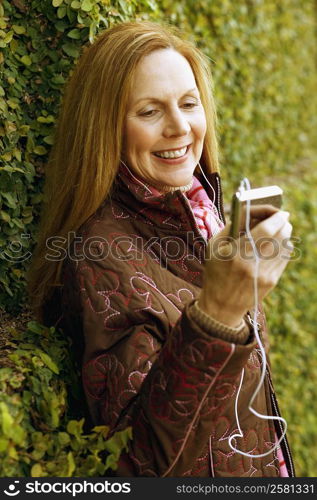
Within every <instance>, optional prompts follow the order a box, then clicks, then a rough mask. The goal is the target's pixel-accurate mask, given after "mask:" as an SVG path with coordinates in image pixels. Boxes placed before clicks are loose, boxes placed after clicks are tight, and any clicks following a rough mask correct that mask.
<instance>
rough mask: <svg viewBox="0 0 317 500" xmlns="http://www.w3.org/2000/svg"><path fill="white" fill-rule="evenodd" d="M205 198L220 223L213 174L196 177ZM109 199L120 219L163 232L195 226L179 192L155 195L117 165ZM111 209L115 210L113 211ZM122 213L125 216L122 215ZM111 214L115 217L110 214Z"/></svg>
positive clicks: (220, 209)
mask: <svg viewBox="0 0 317 500" xmlns="http://www.w3.org/2000/svg"><path fill="white" fill-rule="evenodd" d="M195 175H196V177H197V178H198V179H199V181H200V182H201V184H202V185H203V187H204V189H205V190H206V192H207V194H208V196H209V198H210V199H211V200H212V201H213V202H214V203H215V205H216V207H217V209H218V212H219V215H220V217H221V218H222V220H223V221H224V220H225V219H224V210H223V201H222V189H221V182H220V176H219V174H218V173H217V172H214V173H211V174H205V175H206V177H207V180H208V182H209V183H210V184H211V186H212V188H211V187H210V186H209V185H208V183H207V182H206V180H205V178H204V177H203V176H202V175H199V173H198V174H196V173H195ZM111 198H112V199H113V200H116V201H118V202H119V203H120V212H121V215H120V217H125V216H131V215H133V217H134V218H135V219H136V220H140V221H142V222H145V223H146V224H150V225H155V226H158V227H160V228H161V229H162V230H164V231H165V232H167V233H168V232H175V230H178V231H180V232H182V231H184V232H188V231H190V230H193V226H194V227H195V226H196V224H195V219H194V216H193V213H192V211H191V209H190V206H189V202H188V200H187V198H186V196H185V195H184V193H182V192H181V191H180V190H176V191H173V192H167V193H159V192H158V191H156V190H155V189H153V188H152V187H151V186H150V185H149V184H147V183H146V182H143V181H140V180H138V179H137V180H136V178H135V177H134V175H133V174H132V172H131V171H130V170H129V169H128V168H127V167H126V166H125V165H122V164H121V165H120V168H119V172H118V175H117V178H116V182H115V185H114V190H113V193H112V196H111ZM113 209H114V210H115V207H114V208H113ZM124 212H126V214H124ZM114 215H115V214H114Z"/></svg>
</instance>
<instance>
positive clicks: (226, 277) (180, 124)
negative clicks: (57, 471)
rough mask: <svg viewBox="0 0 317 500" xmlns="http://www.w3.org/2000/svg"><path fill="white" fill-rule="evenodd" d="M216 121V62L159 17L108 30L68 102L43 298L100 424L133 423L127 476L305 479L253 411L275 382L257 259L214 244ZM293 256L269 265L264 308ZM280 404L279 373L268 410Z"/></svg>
mask: <svg viewBox="0 0 317 500" xmlns="http://www.w3.org/2000/svg"><path fill="white" fill-rule="evenodd" d="M215 125H216V115H215V106H214V101H213V97H212V92H211V75H210V73H209V69H208V64H207V62H206V59H205V58H204V56H203V55H202V54H201V53H200V52H199V51H198V49H196V48H195V47H194V46H193V45H192V44H191V43H189V42H188V41H184V40H182V39H181V38H180V37H179V36H177V35H176V34H175V32H173V31H171V29H168V28H164V27H161V26H159V25H156V24H154V23H150V22H135V23H133V22H132V23H122V24H120V25H118V26H115V27H113V28H111V29H109V30H107V31H106V32H104V33H102V34H101V35H100V36H99V37H98V38H97V40H96V41H95V43H94V44H93V45H92V46H91V47H89V48H88V49H86V51H85V52H84V53H83V55H82V57H81V59H80V61H79V63H78V64H77V67H76V69H75V71H74V73H73V75H72V77H71V79H70V82H69V84H68V86H67V88H66V92H65V95H64V101H63V105H62V107H61V112H60V118H59V122H58V127H57V132H56V138H55V145H54V148H53V151H52V154H51V157H50V163H49V166H48V172H47V181H46V195H45V199H46V205H45V207H46V208H45V211H44V214H43V217H42V225H41V228H40V236H39V241H38V247H37V253H36V255H35V258H34V262H33V267H32V269H31V274H30V291H31V294H32V297H33V301H34V308H35V309H36V310H37V312H38V316H39V318H40V319H41V320H42V321H45V323H47V324H50V325H51V324H55V325H56V326H60V327H62V328H63V329H64V331H65V332H67V333H68V334H69V335H71V336H72V337H73V339H74V343H75V346H76V349H77V354H78V359H79V360H80V362H81V363H82V377H83V386H84V389H85V394H86V399H87V403H88V406H89V411H90V415H91V419H92V422H93V424H95V425H100V424H106V425H109V426H110V428H111V432H115V431H117V430H122V429H124V428H126V427H127V426H132V431H133V440H132V441H131V442H130V444H129V450H128V451H127V452H126V453H124V454H123V455H122V457H121V459H120V463H119V467H118V470H117V475H119V476H163V477H165V476H279V475H294V468H293V463H292V460H291V456H290V452H289V448H288V444H287V441H286V439H285V438H284V439H283V440H282V442H281V449H279V450H276V449H275V450H273V451H270V450H272V449H273V447H274V443H276V442H277V440H278V438H280V437H281V434H282V429H281V425H280V422H279V421H277V420H266V419H260V418H257V417H255V416H254V415H253V414H252V413H251V412H250V411H249V410H248V404H249V401H250V399H251V396H252V394H253V393H254V391H255V388H256V386H257V383H258V381H259V378H260V374H261V359H260V355H259V351H258V349H257V341H256V339H255V336H254V331H253V328H252V325H251V323H250V321H249V320H248V312H250V311H251V310H252V307H253V274H254V271H253V263H252V262H251V261H250V259H243V258H242V257H240V254H239V253H238V254H237V255H235V256H232V257H231V258H229V259H228V258H221V255H219V252H218V254H217V255H215V253H214V252H212V249H211V245H212V243H215V242H219V241H220V238H221V241H228V238H227V237H228V231H229V226H228V225H226V226H225V225H224V214H223V208H222V193H221V186H220V178H219V174H218V159H217V141H216V133H215ZM287 217H288V214H286V213H284V212H281V211H280V212H276V210H274V209H273V208H269V207H266V208H265V207H264V208H260V209H258V210H257V211H255V210H254V211H253V219H254V220H255V219H258V220H257V221H258V224H257V225H256V226H255V227H253V229H252V235H253V238H254V239H255V240H256V239H257V238H273V237H274V239H275V240H276V242H277V243H281V242H282V240H283V239H284V238H289V237H290V235H291V230H292V228H291V225H290V224H289V223H288V221H287ZM261 219H264V220H261ZM208 241H209V243H208V246H207V242H208ZM245 243H246V241H245V237H243V236H242V237H240V238H239V240H238V247H239V245H240V246H241V248H242V245H243V244H244V245H245ZM221 248H222V247H221ZM239 248H240V247H239ZM206 249H207V253H206ZM228 249H229V250H230V242H229V243H227V244H226V246H225V250H226V251H227V253H228ZM222 251H223V249H222ZM261 251H262V252H263V255H266V254H265V252H268V249H266V246H264V249H263V248H262V247H261ZM220 253H221V252H220ZM222 255H223V254H222ZM226 255H227V254H226ZM207 257H208V258H207ZM286 263H287V259H285V258H284V259H283V258H281V257H280V256H276V257H274V258H271V259H261V262H260V269H259V279H258V293H259V299H263V298H264V296H265V295H266V294H267V293H268V292H269V291H270V290H271V289H272V288H273V287H274V286H275V285H276V283H277V281H278V279H279V277H280V276H281V274H282V272H283V270H284V268H285V266H286ZM259 318H260V320H261V327H262V328H261V330H262V336H264V337H265V335H266V331H265V320H264V316H263V313H261V314H259ZM242 371H243V373H244V378H243V384H242V386H241V392H240V395H239V402H238V411H239V418H240V424H241V426H242V430H243V438H241V439H236V440H235V441H234V443H235V447H236V448H237V449H239V450H241V452H245V453H249V454H252V456H251V457H245V456H244V455H242V454H241V453H239V452H237V451H233V449H232V448H231V447H230V446H229V443H228V440H229V438H230V436H232V435H233V434H234V433H235V432H236V431H237V422H236V418H235V410H234V404H235V395H236V394H237V390H238V385H239V382H240V380H241V373H242ZM276 405H277V403H276V399H275V397H274V393H273V389H272V382H271V377H270V370H269V369H268V370H267V374H266V378H265V381H264V386H263V387H262V388H261V390H260V392H259V394H258V396H257V398H256V399H255V402H254V406H255V407H256V409H257V411H258V412H260V413H262V414H264V415H278V409H277V406H276ZM265 452H267V454H266V455H265V456H262V455H263V454H265ZM253 455H261V457H256V456H253ZM284 460H285V461H286V466H285V464H284V463H283V461H284Z"/></svg>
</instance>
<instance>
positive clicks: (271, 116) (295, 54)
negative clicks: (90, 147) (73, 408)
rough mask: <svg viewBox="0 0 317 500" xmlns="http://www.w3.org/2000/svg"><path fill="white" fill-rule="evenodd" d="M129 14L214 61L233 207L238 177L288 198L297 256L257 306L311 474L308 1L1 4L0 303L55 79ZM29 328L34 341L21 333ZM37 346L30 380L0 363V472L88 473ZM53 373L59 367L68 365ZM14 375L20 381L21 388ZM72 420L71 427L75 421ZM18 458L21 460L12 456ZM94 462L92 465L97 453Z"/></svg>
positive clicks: (312, 215) (298, 448)
mask: <svg viewBox="0 0 317 500" xmlns="http://www.w3.org/2000/svg"><path fill="white" fill-rule="evenodd" d="M136 18H138V19H152V20H157V21H162V20H164V21H167V22H170V23H171V24H175V25H177V26H179V27H180V28H181V29H182V31H183V32H184V33H187V35H188V37H189V38H192V39H193V40H196V41H197V43H198V45H199V47H200V48H201V49H202V50H203V51H204V52H205V54H206V55H207V56H208V57H209V58H210V64H211V67H212V70H213V74H214V80H215V95H216V100H217V107H218V114H219V139H220V146H221V160H222V161H221V164H222V172H221V173H222V177H223V181H224V187H225V199H226V201H227V202H229V200H230V196H231V193H232V189H233V187H234V186H235V185H236V184H237V181H238V180H240V178H241V177H242V176H244V175H247V176H248V177H249V178H250V180H251V182H252V184H253V185H254V186H257V185H263V184H264V183H273V181H274V180H276V183H278V184H279V185H281V187H282V188H283V189H284V190H285V205H284V206H285V208H286V209H288V210H289V211H290V212H291V214H292V222H294V236H296V237H298V238H300V243H299V244H298V246H299V249H300V252H301V255H300V257H299V258H298V259H297V260H294V261H293V262H292V263H290V264H289V267H288V270H287V272H286V273H285V274H284V275H283V277H282V279H281V282H280V284H279V286H278V288H277V289H276V290H275V291H274V293H273V294H271V295H270V297H269V299H268V301H267V313H268V321H269V325H270V327H271V332H272V334H271V339H272V354H271V356H272V363H273V367H274V370H273V371H274V374H275V379H276V384H277V389H278V391H277V392H278V394H279V400H280V405H281V407H282V409H283V413H284V414H285V416H286V418H287V420H288V423H289V436H290V441H291V444H292V448H293V450H294V455H295V456H294V458H295V463H296V465H297V472H298V474H299V475H301V476H314V475H316V470H317V451H316V450H317V418H316V408H315V404H314V401H316V400H317V390H316V388H315V387H316V375H317V373H316V367H315V363H314V359H315V358H316V354H317V353H316V342H315V328H316V319H315V318H316V312H317V311H316V304H317V296H316V289H317V286H316V285H317V283H316V275H317V268H316V266H317V255H316V248H317V241H316V227H315V226H316V220H317V219H316V216H317V206H316V201H315V199H316V196H315V191H316V186H317V177H316V174H315V173H314V170H316V162H313V161H312V160H313V158H315V154H316V153H315V151H316V144H317V140H316V139H317V137H316V134H317V132H316V131H317V112H316V103H317V92H316V83H317V81H316V80H317V78H316V61H317V49H316V33H315V31H314V29H315V28H314V21H315V20H316V18H317V12H316V2H314V0H307V1H305V2H298V1H297V0H283V2H276V1H275V0H241V1H239V2H232V1H229V0H181V1H175V0H53V1H52V0H29V1H26V0H10V1H8V0H2V2H1V1H0V64H1V72H0V78H1V81H0V116H1V124H0V303H1V305H2V306H3V307H5V308H6V310H7V311H10V312H12V313H17V312H18V311H19V310H21V307H23V303H24V302H25V283H24V274H25V269H26V267H27V265H28V263H29V260H30V256H31V252H32V248H33V245H34V243H35V241H36V227H37V223H38V219H39V213H40V207H41V202H42V187H43V186H42V184H43V173H44V170H45V163H46V160H47V155H48V153H49V149H50V146H51V145H52V142H53V134H54V123H55V120H56V116H57V112H58V108H59V104H60V99H61V95H62V91H63V86H64V84H65V81H66V80H67V77H68V75H69V73H70V71H71V69H72V67H73V65H74V62H75V60H76V58H77V57H78V55H79V53H80V50H81V48H82V46H83V44H84V43H89V41H92V40H93V38H94V36H95V34H96V33H98V32H99V31H100V30H102V29H105V28H108V27H109V26H111V25H113V24H114V23H117V22H120V21H122V20H125V19H136ZM305 158H306V159H307V160H306V161H303V159H305ZM309 159H310V160H309ZM29 334H32V335H36V334H35V332H33V333H32V332H31V331H29ZM52 334H53V333H52ZM16 335H18V334H17V333H16ZM23 335H24V334H23ZM44 338H45V335H44ZM33 341H34V338H33ZM23 342H24V343H25V342H27V340H25V339H24V340H23ZM30 342H31V341H30ZM31 343H32V342H31ZM35 345H38V339H37V341H35ZM56 345H59V344H56ZM42 347H43V351H42V355H40V354H39V352H37V354H36V351H35V350H34V352H33V356H34V359H35V361H34V362H35V364H36V363H38V364H39V363H40V364H41V363H42V365H41V367H40V368H39V367H38V364H36V366H35V365H33V364H32V363H33V361H32V360H31V358H30V359H29V361H28V363H31V364H26V365H25V366H28V369H29V370H30V371H32V372H33V374H34V375H33V378H31V375H30V374H29V375H28V378H27V379H26V378H23V377H26V372H24V371H23V367H24V365H23V367H22V366H20V364H19V363H20V361H19V360H20V359H22V358H23V356H26V354H23V356H22V354H21V356H22V358H20V354H18V353H17V352H16V351H14V352H15V358H14V359H11V360H8V361H7V363H9V364H8V365H7V366H6V367H5V368H4V370H5V371H4V372H1V377H2V378H3V380H2V379H1V380H2V381H1V382H0V383H1V384H4V385H3V389H2V390H4V388H5V391H6V392H4V396H1V398H4V399H1V405H2V406H1V412H2V413H1V412H0V415H2V417H0V419H1V418H2V419H3V418H4V419H6V422H7V423H6V424H4V425H5V426H6V429H9V428H10V425H8V422H11V421H10V417H7V416H4V417H3V415H9V416H11V418H16V420H17V422H21V429H22V431H17V433H16V434H15V435H14V438H15V439H17V440H18V441H19V440H20V441H19V443H20V444H19V443H15V442H14V441H12V443H11V444H10V446H11V448H10V449H12V450H13V449H15V450H16V452H14V451H12V452H11V451H10V453H12V454H13V456H11V454H10V453H9V454H8V453H7V451H6V452H5V453H6V454H7V455H8V456H7V458H6V461H5V462H4V465H3V467H4V468H5V469H3V471H2V473H3V474H5V475H9V474H11V472H12V474H13V475H14V474H15V475H23V474H25V475H28V474H30V470H31V467H32V465H33V464H35V463H41V468H42V472H43V471H44V472H43V473H44V474H48V475H54V473H56V471H62V472H63V474H65V475H67V474H68V473H70V474H73V475H79V474H80V472H84V474H85V475H89V474H90V472H89V470H88V469H87V470H84V471H83V469H81V467H82V466H81V465H80V459H79V458H78V462H76V468H75V469H74V466H73V465H72V460H75V461H76V459H75V458H74V457H75V454H76V453H77V450H76V449H74V448H72V446H71V445H70V444H69V441H67V440H68V439H71V441H72V443H75V442H76V439H75V437H71V438H69V437H68V438H67V437H66V435H67V436H69V434H71V432H70V433H68V434H67V425H66V420H63V422H64V423H62V420H61V419H62V417H61V415H63V411H64V410H63V408H65V405H66V403H65V401H66V392H65V390H66V389H65V386H64V385H63V384H62V383H61V380H64V375H65V376H66V374H64V372H63V371H60V374H59V375H57V374H56V373H55V374H54V368H53V366H54V365H52V364H51V366H50V367H48V366H46V365H45V360H46V362H47V358H45V354H47V355H48V356H50V359H51V360H55V359H56V358H55V356H56V355H57V353H51V354H49V352H50V351H49V352H48V351H47V347H48V346H42ZM14 349H15V348H14ZM19 349H22V350H23V352H24V351H25V353H27V352H28V353H29V355H30V350H28V349H25V348H22V347H21V346H20V348H19ZM12 354H13V352H12ZM26 357H27V356H26ZM23 359H24V358H23ZM64 359H66V358H64ZM45 366H46V367H45ZM63 367H64V368H63V369H62V370H64V369H65V364H63ZM60 369H61V368H60ZM6 370H11V371H10V372H8V371H6ZM12 370H13V371H12ZM13 372H14V373H15V375H14V376H13V375H12V373H13ZM27 373H29V372H27ZM44 373H46V375H45V376H46V377H47V378H46V379H45V380H46V382H45V383H46V384H48V386H49V387H50V389H48V388H47V392H46V394H44V393H40V394H39V395H37V396H35V395H36V392H35V388H36V387H38V386H42V384H43V379H41V377H42V376H44ZM35 374H36V375H35ZM9 380H10V381H12V383H13V385H14V383H15V384H16V387H12V386H11V385H10V384H9ZM14 381H15V382H14ZM20 382H21V384H22V385H23V384H27V385H23V387H24V388H23V390H22V389H21V387H22V385H18V384H19V383H20ZM28 384H29V385H28ZM33 384H34V385H33ZM44 386H45V384H44ZM27 387H28V388H27ZM38 390H42V389H38ZM23 391H24V392H26V394H28V391H29V392H30V393H31V392H32V397H38V404H37V406H35V405H34V408H35V410H34V411H35V413H34V412H33V413H30V412H29V411H28V409H27V408H28V406H27V405H28V399H27V398H28V397H30V396H28V395H26V396H25V398H26V399H25V400H24V402H23V400H22V399H21V393H22V392H23ZM33 393H34V394H35V395H34V394H33ZM6 394H7V395H6ZM2 403H3V404H4V405H5V406H3V404H2ZM25 405H26V406H25ZM32 405H33V403H32ZM32 407H33V406H32ZM32 411H33V410H32ZM41 412H42V413H41ZM33 415H36V417H34V416H33ZM8 418H9V420H8ZM19 419H20V420H19ZM34 419H35V420H34ZM42 419H43V425H44V428H43V429H41V427H38V428H37V432H42V434H41V435H39V434H35V435H34V436H35V438H34V439H36V436H38V441H39V442H41V443H47V448H46V449H45V455H43V457H44V458H43V459H42V458H41V460H42V462H36V460H35V459H34V457H33V458H32V460H33V462H32V460H31V459H30V460H31V461H30V462H29V463H28V461H27V459H28V458H27V457H28V454H29V453H31V452H30V449H31V448H30V449H29V448H27V451H26V448H25V447H23V446H22V444H21V443H23V442H24V441H25V443H26V445H27V446H31V444H29V443H31V441H28V439H31V438H30V437H29V435H30V429H31V427H32V426H35V422H37V424H38V425H39V426H41V425H42V424H41V422H42ZM59 421H60V422H59ZM22 423H23V425H22ZM2 425H3V424H2ZM54 425H55V427H54ZM74 425H78V426H79V427H78V428H79V429H80V425H81V424H74ZM63 426H64V427H63ZM32 428H33V427H32ZM34 428H36V427H34ZM65 429H66V430H65ZM68 430H70V429H68ZM64 432H66V435H64V434H63V433H64ZM78 432H80V431H78ZM59 433H62V435H61V436H60V437H58V435H59ZM3 439H4V440H6V439H8V437H4V438H3V437H1V438H0V453H1V450H7V448H6V447H7V446H8V444H7V443H6V442H5V441H3ZM10 439H13V438H10ZM98 439H100V435H99V433H97V434H96V435H95V437H93V436H90V437H89V438H87V439H86V441H85V439H82V440H81V442H82V446H83V448H82V449H84V448H85V446H86V448H85V449H86V450H88V448H89V449H90V450H92V449H93V447H94V446H99V445H97V444H96V443H97V442H98V443H99V441H98ZM90 440H91V441H90ZM10 442H11V441H10ZM56 443H59V444H56ZM93 443H95V444H93ZM36 446H37V445H36ZM45 446H46V445H45ZM35 448H36V447H35ZM100 449H101V448H100ZM48 450H49V451H48ZM52 450H54V453H53V451H52ZM14 453H17V454H18V460H16V458H14ZM49 453H51V455H49ZM69 453H72V455H69ZM68 456H69V457H70V458H67V457H68ZM91 456H92V457H93V458H91V460H92V461H93V460H94V457H95V455H94V453H92V455H91ZM54 457H55V458H54ZM56 457H59V458H58V460H59V461H60V462H56V463H55V462H52V464H53V465H52V467H53V469H51V470H49V468H48V469H47V468H46V465H45V463H46V461H47V460H50V459H54V460H55V459H56V460H57V458H56ZM71 457H73V458H71ZM34 460H35V461H34ZM96 463H97V462H94V463H92V465H91V469H90V470H91V475H93V474H96V475H97V474H98V473H99V472H100V469H99V468H98V467H99V465H98V466H97V465H96ZM12 464H15V465H12ZM11 467H13V468H11ZM14 467H17V468H16V469H14ZM36 467H37V466H36ZM94 467H95V469H94ZM35 470H36V473H39V472H40V470H39V469H35ZM10 471H11V472H10Z"/></svg>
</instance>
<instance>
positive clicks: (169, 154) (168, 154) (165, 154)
mask: <svg viewBox="0 0 317 500" xmlns="http://www.w3.org/2000/svg"><path fill="white" fill-rule="evenodd" d="M186 151H187V146H185V147H184V148H182V149H174V151H161V152H160V153H154V154H155V156H159V157H160V158H180V157H181V156H184V154H185V153H186Z"/></svg>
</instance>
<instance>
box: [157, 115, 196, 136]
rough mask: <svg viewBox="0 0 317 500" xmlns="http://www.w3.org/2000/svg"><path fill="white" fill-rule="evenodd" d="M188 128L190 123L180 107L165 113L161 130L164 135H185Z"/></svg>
mask: <svg viewBox="0 0 317 500" xmlns="http://www.w3.org/2000/svg"><path fill="white" fill-rule="evenodd" d="M190 130H191V128H190V124H189V123H188V121H187V119H186V117H185V116H184V115H183V113H182V112H181V110H180V109H178V110H176V111H173V112H171V113H169V114H168V115H167V117H166V122H165V126H164V132H163V135H164V136H165V137H173V136H182V135H187V134H188V133H189V132H190Z"/></svg>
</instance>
